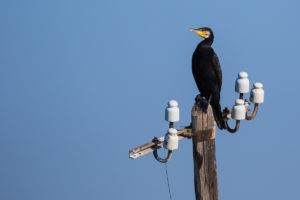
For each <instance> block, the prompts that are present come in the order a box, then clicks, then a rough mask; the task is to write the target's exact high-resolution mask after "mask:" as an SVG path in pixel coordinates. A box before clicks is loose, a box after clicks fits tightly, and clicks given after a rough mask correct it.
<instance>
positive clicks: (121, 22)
mask: <svg viewBox="0 0 300 200" xmlns="http://www.w3.org/2000/svg"><path fill="white" fill-rule="evenodd" d="M299 6H300V3H299V1H296V0H287V1H258V0H253V1H237V0H229V1H170V0H169V1H157V0H154V1H137V0H130V1H121V0H110V1H108V0H101V1H91V0H87V1H67V0H62V1H38V0H35V1H34V0H28V1H14V0H10V1H5V0H3V1H1V2H0V27H1V29H0V44H1V45H0V160H1V164H0V177H1V179H0V199H5V200H19V199H20V200H40V199H43V200H54V199H55V200H60V199H63V200H67V199H72V200H81V199H89V200H93V199H120V198H122V199H130V200H133V199H141V198H143V199H145V200H147V199H153V198H156V199H167V198H168V190H167V183H166V177H165V171H164V165H162V164H160V163H158V162H156V161H155V160H154V159H153V157H152V156H151V155H147V156H145V157H142V158H139V159H137V160H131V159H129V158H128V150H129V149H130V148H132V147H135V146H138V145H140V144H143V143H145V142H147V141H149V140H151V139H152V138H153V136H162V135H164V133H165V132H166V130H167V127H168V124H167V122H165V121H164V109H165V106H166V103H167V101H168V100H171V99H176V100H177V101H178V102H179V107H180V109H181V121H180V122H179V123H176V124H175V127H177V128H180V127H182V126H185V125H188V124H189V123H190V111H191V107H192V105H193V101H194V100H193V99H194V97H195V95H196V94H197V88H196V85H195V83H194V80H193V77H192V74H191V55H192V53H193V51H194V49H195V47H196V45H197V44H198V43H199V42H200V41H201V39H200V37H198V36H197V35H196V34H193V33H191V32H189V31H188V29H189V28H198V27H202V26H208V27H211V28H212V29H213V30H214V34H215V42H214V44H213V48H214V49H215V51H216V53H217V54H218V56H219V59H220V63H221V66H222V69H223V87H222V93H221V103H222V106H223V107H224V106H228V107H231V106H232V105H233V103H234V100H235V99H236V98H237V97H238V94H236V93H235V92H234V81H235V79H236V77H237V73H238V72H240V71H247V72H248V74H249V79H250V82H251V85H252V84H253V83H254V82H256V81H260V82H262V83H263V84H264V89H265V103H264V104H263V105H262V106H261V107H260V109H259V111H258V115H257V117H256V118H255V119H254V120H252V121H250V122H248V121H247V122H242V124H241V128H240V131H239V132H238V133H236V134H234V135H231V134H229V133H228V132H226V131H220V130H218V131H217V136H216V151H217V152H216V153H217V168H218V181H219V197H220V199H225V200H226V199H230V200H233V199H243V200H248V199H249V200H250V199H273V200H275V199H299V198H300V195H299V193H298V191H297V190H298V188H299V187H298V184H299V179H300V175H299V168H300V157H299V153H300V150H299V141H300V134H299V128H298V126H297V125H298V123H299V114H298V113H299V106H298V103H297V99H299V97H300V95H299V92H298V91H299V90H300V85H299V66H300V61H299V57H300V56H299V45H300V40H299V35H300V26H299V18H300V14H299V9H298V8H299ZM168 169H169V176H170V177H169V178H170V184H171V191H172V195H173V198H174V199H194V190H193V160H192V145H191V141H190V140H185V141H182V142H180V144H179V149H178V150H177V151H176V152H174V155H173V157H172V160H171V161H170V162H169V164H168Z"/></svg>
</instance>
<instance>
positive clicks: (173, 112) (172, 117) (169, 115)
mask: <svg viewBox="0 0 300 200" xmlns="http://www.w3.org/2000/svg"><path fill="white" fill-rule="evenodd" d="M165 119H166V121H168V122H178V121H179V108H178V103H177V101H175V100H171V101H169V102H168V107H167V108H166V112H165Z"/></svg>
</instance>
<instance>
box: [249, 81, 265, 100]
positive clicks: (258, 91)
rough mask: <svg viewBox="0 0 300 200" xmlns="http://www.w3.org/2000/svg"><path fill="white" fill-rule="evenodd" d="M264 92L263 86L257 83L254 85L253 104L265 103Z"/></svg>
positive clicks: (251, 98) (251, 97)
mask: <svg viewBox="0 0 300 200" xmlns="http://www.w3.org/2000/svg"><path fill="white" fill-rule="evenodd" d="M264 94H265V92H264V90H263V84H261V83H259V82H256V83H254V84H253V89H252V90H251V93H250V101H251V102H253V103H263V102H264Z"/></svg>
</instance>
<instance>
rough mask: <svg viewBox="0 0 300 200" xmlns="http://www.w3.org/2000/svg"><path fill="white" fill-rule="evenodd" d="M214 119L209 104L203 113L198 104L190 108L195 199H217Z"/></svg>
mask: <svg viewBox="0 0 300 200" xmlns="http://www.w3.org/2000/svg"><path fill="white" fill-rule="evenodd" d="M215 125H216V124H215V120H214V116H213V113H212V108H211V106H209V107H208V109H207V113H204V112H203V111H202V110H201V108H200V107H199V105H197V104H195V105H194V106H193V109H192V133H193V157H194V186H195V195H196V200H218V199H219V198H218V179H217V167H216V151H215Z"/></svg>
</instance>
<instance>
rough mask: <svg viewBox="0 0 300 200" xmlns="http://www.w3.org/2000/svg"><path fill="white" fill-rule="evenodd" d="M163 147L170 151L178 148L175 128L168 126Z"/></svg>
mask: <svg viewBox="0 0 300 200" xmlns="http://www.w3.org/2000/svg"><path fill="white" fill-rule="evenodd" d="M164 148H165V149H168V150H171V151H173V150H176V149H178V136H177V130H176V129H175V128H170V129H169V131H168V133H167V134H166V136H165V140H164Z"/></svg>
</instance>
